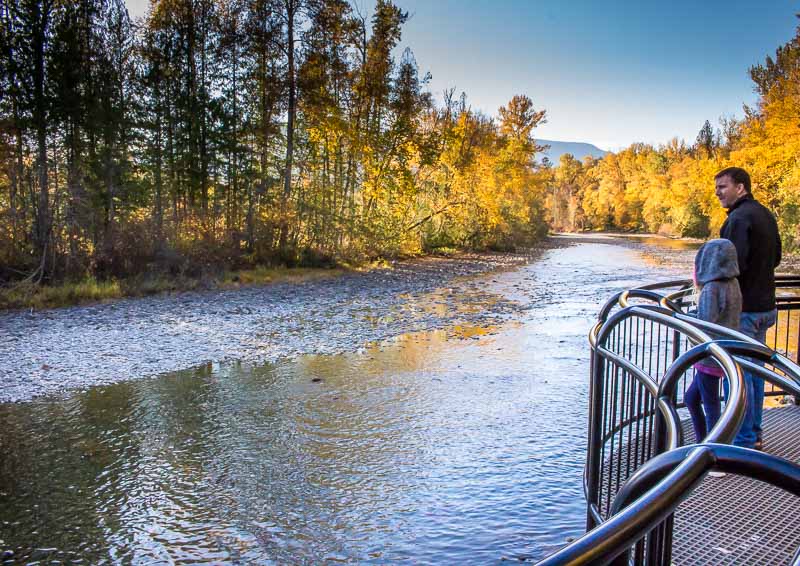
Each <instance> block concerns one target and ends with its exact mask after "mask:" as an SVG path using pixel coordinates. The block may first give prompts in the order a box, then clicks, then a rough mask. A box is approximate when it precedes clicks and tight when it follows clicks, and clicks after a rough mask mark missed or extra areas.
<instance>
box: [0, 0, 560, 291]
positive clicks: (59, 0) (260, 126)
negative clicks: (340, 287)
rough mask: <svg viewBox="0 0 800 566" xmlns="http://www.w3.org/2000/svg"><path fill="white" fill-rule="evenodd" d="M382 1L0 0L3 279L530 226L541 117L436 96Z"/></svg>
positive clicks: (427, 243)
mask: <svg viewBox="0 0 800 566" xmlns="http://www.w3.org/2000/svg"><path fill="white" fill-rule="evenodd" d="M407 18H408V14H407V13H405V12H404V11H402V10H401V9H399V8H398V7H397V6H396V5H394V4H392V3H391V2H390V1H388V0H379V1H378V2H377V4H376V6H375V9H374V13H373V14H372V15H371V17H370V18H367V17H365V16H364V15H363V14H361V13H360V12H359V11H358V9H357V8H355V7H354V5H351V4H350V3H349V2H348V1H346V0H153V1H152V2H151V5H150V8H149V11H148V13H147V15H146V16H145V17H144V18H142V19H141V20H137V21H132V20H131V18H130V16H129V14H128V12H127V10H126V7H125V4H124V2H123V1H122V0H0V25H2V35H0V38H2V39H1V40H0V41H1V43H0V282H2V283H4V284H6V285H7V286H8V285H19V284H20V283H21V282H26V283H30V284H34V285H38V284H56V283H63V282H67V281H80V280H84V279H87V278H90V279H96V280H108V279H117V278H121V279H125V278H133V277H140V276H142V275H143V274H155V273H163V274H167V275H172V276H184V275H188V276H200V275H201V274H203V273H205V272H214V271H218V270H221V269H227V268H246V267H252V266H258V265H286V266H296V265H308V266H327V265H333V264H336V263H340V262H343V261H347V262H359V261H364V260H369V259H371V258H377V257H393V256H398V255H406V254H418V253H425V252H427V251H430V250H434V249H441V248H481V249H484V248H494V249H508V248H512V247H515V246H519V245H529V244H531V243H532V242H534V241H536V239H538V238H540V237H541V236H542V235H544V234H545V233H546V232H547V225H546V221H545V217H546V214H545V211H544V202H545V198H546V185H547V179H548V178H549V176H550V172H549V171H548V170H544V169H542V168H540V167H537V166H536V165H535V163H534V160H533V156H534V154H535V153H536V151H537V150H540V149H541V148H539V147H538V146H537V145H536V143H535V142H534V139H533V130H534V128H535V127H536V126H537V125H538V124H539V123H541V122H542V120H544V117H545V113H544V111H543V110H537V109H536V108H535V107H534V105H533V102H532V101H531V99H530V98H528V97H527V96H524V95H518V96H514V97H513V98H512V99H511V100H510V101H509V102H508V104H507V105H505V106H503V107H502V108H500V109H499V114H498V116H497V117H489V116H486V115H484V114H482V113H480V112H476V111H473V110H472V109H471V108H470V106H469V103H468V101H467V98H466V95H463V94H462V95H460V96H458V95H456V93H455V90H450V91H448V92H445V93H444V95H443V97H442V99H443V102H442V103H440V104H436V103H434V99H433V96H432V95H431V93H430V92H429V91H428V89H427V82H428V80H429V77H428V76H427V75H423V76H420V71H419V67H418V65H417V62H416V61H415V59H414V55H413V53H412V52H411V51H410V50H409V49H406V50H405V51H403V52H402V53H396V51H397V49H398V45H399V43H400V40H401V35H402V28H403V25H404V23H405V22H406V20H407Z"/></svg>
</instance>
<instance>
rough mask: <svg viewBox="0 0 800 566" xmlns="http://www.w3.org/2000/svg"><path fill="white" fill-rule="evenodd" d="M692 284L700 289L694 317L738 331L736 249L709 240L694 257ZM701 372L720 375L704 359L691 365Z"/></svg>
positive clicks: (739, 295)
mask: <svg viewBox="0 0 800 566" xmlns="http://www.w3.org/2000/svg"><path fill="white" fill-rule="evenodd" d="M694 273H695V281H696V282H697V284H698V286H702V290H701V291H700V296H699V297H698V299H697V318H699V319H700V320H707V321H708V322H713V323H715V324H719V325H720V326H726V327H728V328H731V329H733V330H739V316H740V315H741V314H742V292H741V290H740V289H739V282H738V281H737V280H736V277H737V276H738V275H739V263H738V262H737V260H736V248H735V247H734V245H733V244H732V243H731V241H730V240H724V239H717V240H709V241H708V242H706V243H705V244H704V245H703V247H701V248H700V250H699V251H698V252H697V255H696V256H695V258H694ZM695 368H697V369H698V370H700V371H703V372H705V373H708V374H711V375H716V376H720V377H721V376H722V374H723V373H722V368H720V367H719V366H718V365H717V364H716V363H715V362H713V361H712V360H711V359H709V358H706V359H704V360H702V361H701V362H698V363H697V364H695Z"/></svg>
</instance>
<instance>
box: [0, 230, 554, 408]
mask: <svg viewBox="0 0 800 566" xmlns="http://www.w3.org/2000/svg"><path fill="white" fill-rule="evenodd" d="M563 245H568V242H567V241H565V240H563V239H558V238H556V239H549V240H547V241H546V242H545V243H544V244H543V245H542V246H541V247H540V248H538V249H533V250H527V251H525V252H523V253H465V254H459V255H457V256H454V257H428V258H421V259H415V260H410V261H402V262H397V263H395V264H393V265H391V266H389V267H386V268H380V269H375V270H371V271H369V272H366V273H348V274H346V275H343V276H341V277H335V278H330V279H322V280H317V281H308V282H304V283H280V284H274V285H267V286H259V287H248V288H242V289H236V290H214V291H204V292H188V293H181V294H177V295H163V296H156V297H148V298H139V299H124V300H120V301H116V302H113V303H108V304H99V305H92V306H80V307H69V308H63V309H54V310H45V311H39V312H6V313H2V314H0V385H1V387H0V402H21V401H29V400H31V399H33V398H36V397H40V396H43V395H52V394H58V393H62V392H64V391H68V390H73V389H83V388H87V387H91V386H95V385H101V384H108V383H114V382H118V381H123V380H128V379H136V378H142V377H149V376H155V375H159V374H162V373H165V372H170V371H177V370H182V369H187V368H190V367H195V366H198V365H201V364H204V363H208V362H227V361H234V360H238V361H243V362H247V363H253V364H258V363H265V362H272V361H276V360H279V359H282V358H290V357H295V356H299V355H303V354H336V353H340V352H346V351H355V350H358V349H359V348H361V347H363V346H364V345H365V344H368V343H372V342H379V341H383V340H387V339H389V338H392V337H394V336H398V335H400V334H405V333H408V332H420V331H426V330H434V329H439V328H445V327H452V326H453V325H457V324H462V325H463V324H473V325H486V324H492V323H496V322H498V321H499V320H501V319H503V318H507V317H508V316H510V315H512V314H513V313H514V312H515V311H517V310H518V309H521V308H525V307H523V306H521V305H519V304H517V303H515V302H514V301H512V300H509V299H508V298H504V297H501V296H499V295H497V294H495V293H491V292H488V291H487V290H486V289H485V288H484V287H486V285H485V284H482V280H483V279H482V278H481V277H480V276H481V275H482V274H486V273H488V272H493V271H497V270H505V269H511V268H514V267H515V266H519V265H522V264H525V263H529V262H531V261H533V260H534V259H535V258H536V257H537V256H538V255H539V254H540V253H541V251H542V250H543V249H547V248H551V247H558V246H563ZM476 276H478V277H476Z"/></svg>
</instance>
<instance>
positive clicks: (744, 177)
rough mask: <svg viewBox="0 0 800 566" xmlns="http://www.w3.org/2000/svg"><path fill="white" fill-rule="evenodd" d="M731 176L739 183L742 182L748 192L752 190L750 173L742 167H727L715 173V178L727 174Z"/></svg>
mask: <svg viewBox="0 0 800 566" xmlns="http://www.w3.org/2000/svg"><path fill="white" fill-rule="evenodd" d="M726 175H727V176H728V177H730V178H731V179H733V182H734V183H736V184H737V185H738V184H739V183H741V184H742V185H744V190H745V191H747V192H748V193H749V192H750V175H748V173H747V171H745V170H744V169H742V168H741V167H726V168H725V169H723V170H722V171H720V172H719V173H717V174H716V175H714V180H717V179H719V178H720V177H725V176H726Z"/></svg>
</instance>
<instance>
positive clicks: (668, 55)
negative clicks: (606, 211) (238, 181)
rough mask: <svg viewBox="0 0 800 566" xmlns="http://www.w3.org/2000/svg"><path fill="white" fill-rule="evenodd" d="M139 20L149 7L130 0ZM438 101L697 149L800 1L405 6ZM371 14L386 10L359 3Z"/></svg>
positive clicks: (749, 95) (438, 2)
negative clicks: (521, 104) (511, 110)
mask: <svg viewBox="0 0 800 566" xmlns="http://www.w3.org/2000/svg"><path fill="white" fill-rule="evenodd" d="M127 2H128V6H129V9H130V10H131V13H132V14H133V15H139V14H142V13H143V12H144V7H145V6H146V5H147V0H127ZM395 3H396V4H397V5H399V6H400V7H401V8H402V9H404V10H406V11H408V12H409V14H410V19H409V21H408V23H407V24H406V25H405V27H404V30H403V39H402V45H401V46H400V50H402V49H403V48H405V47H410V48H411V49H412V51H413V52H414V55H415V57H416V59H417V63H418V64H419V66H420V71H421V72H422V73H425V72H426V71H430V72H431V74H432V75H433V80H432V81H431V83H430V89H431V91H432V92H433V93H434V94H435V95H436V96H437V98H439V99H440V98H441V92H442V91H443V90H444V89H446V88H449V87H455V88H456V90H457V92H461V91H464V92H466V93H467V99H468V101H469V103H470V104H471V105H472V107H473V108H476V109H480V110H482V111H483V112H485V113H487V114H489V115H496V113H497V108H498V107H499V106H501V105H503V104H505V103H506V102H507V101H508V100H509V99H510V98H511V97H512V96H513V95H514V94H526V95H528V96H529V97H531V99H533V101H534V103H535V105H536V106H537V107H539V108H545V109H546V110H547V119H548V123H547V124H545V125H543V126H540V127H539V128H538V129H537V130H536V131H535V132H534V135H536V136H537V137H542V138H546V139H556V140H564V141H586V142H590V143H594V144H595V145H597V146H599V147H601V148H603V149H612V150H613V149H619V148H621V147H624V146H627V145H629V144H630V143H632V142H635V141H642V142H648V143H655V144H658V143H664V142H667V141H668V140H669V139H670V138H672V137H675V136H677V137H679V138H684V139H686V140H687V141H688V142H693V141H694V138H695V137H696V135H697V132H698V130H699V129H700V127H701V126H702V125H703V122H704V121H705V120H706V119H708V120H711V122H712V124H715V125H716V123H717V120H718V118H719V117H720V116H723V115H725V116H737V117H741V116H742V114H743V113H742V104H743V103H747V104H753V103H754V102H755V100H756V97H755V94H754V92H753V85H752V82H751V81H750V78H749V76H748V73H747V70H748V68H749V67H750V66H751V65H754V64H757V63H760V62H763V60H764V58H765V57H766V55H768V54H773V53H774V52H775V49H776V48H777V47H778V46H779V45H781V44H783V43H785V42H786V41H788V40H789V39H790V38H791V37H793V36H794V30H795V28H796V26H797V23H799V22H800V20H798V19H797V18H795V16H794V14H796V13H798V12H800V0H762V1H758V2H755V1H751V2H746V1H740V0H726V1H723V0H707V1H705V2H697V0H693V1H688V0H671V1H670V2H668V3H667V2H655V1H647V0H638V1H623V0H493V1H492V0H395ZM355 4H356V5H358V6H361V8H362V11H365V12H367V13H369V12H370V10H371V8H372V6H373V5H374V2H372V1H370V0H355Z"/></svg>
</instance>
